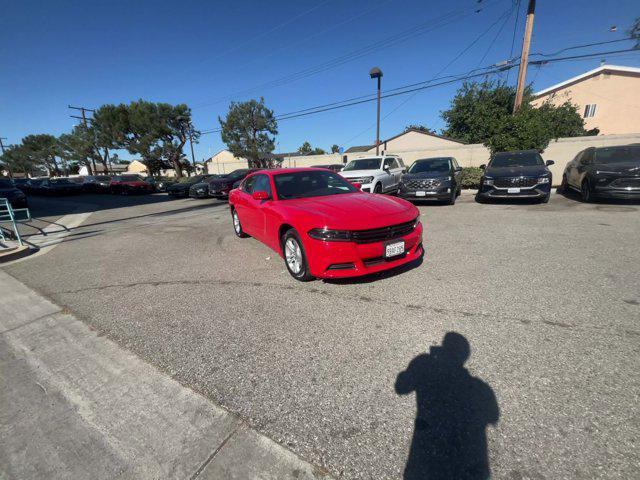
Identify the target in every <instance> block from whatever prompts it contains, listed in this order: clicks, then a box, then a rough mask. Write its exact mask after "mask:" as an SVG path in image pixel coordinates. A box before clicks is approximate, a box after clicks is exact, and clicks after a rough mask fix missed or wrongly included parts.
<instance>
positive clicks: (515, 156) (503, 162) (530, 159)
mask: <svg viewBox="0 0 640 480" xmlns="http://www.w3.org/2000/svg"><path fill="white" fill-rule="evenodd" d="M536 165H544V161H543V160H542V157H541V156H540V154H539V153H538V152H506V153H498V154H496V155H495V156H494V157H493V158H492V159H491V162H490V163H489V166H490V167H494V168H501V167H534V166H536Z"/></svg>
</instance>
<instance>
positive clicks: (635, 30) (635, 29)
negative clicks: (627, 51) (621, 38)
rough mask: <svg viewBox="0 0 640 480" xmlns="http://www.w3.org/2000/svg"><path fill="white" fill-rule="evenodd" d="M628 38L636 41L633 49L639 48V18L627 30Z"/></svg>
mask: <svg viewBox="0 0 640 480" xmlns="http://www.w3.org/2000/svg"><path fill="white" fill-rule="evenodd" d="M629 36H630V37H631V38H633V39H635V41H636V45H635V48H640V17H638V18H636V21H635V22H633V25H632V26H631V28H630V29H629Z"/></svg>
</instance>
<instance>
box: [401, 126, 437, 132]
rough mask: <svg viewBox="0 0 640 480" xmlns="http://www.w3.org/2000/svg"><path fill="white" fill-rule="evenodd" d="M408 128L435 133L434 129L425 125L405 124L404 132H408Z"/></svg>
mask: <svg viewBox="0 0 640 480" xmlns="http://www.w3.org/2000/svg"><path fill="white" fill-rule="evenodd" d="M409 130H419V131H421V132H425V133H431V134H435V133H436V131H435V130H432V129H430V128H429V127H425V126H424V125H417V124H412V125H407V126H406V127H404V131H405V132H408V131H409Z"/></svg>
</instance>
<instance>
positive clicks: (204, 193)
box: [189, 188, 209, 198]
mask: <svg viewBox="0 0 640 480" xmlns="http://www.w3.org/2000/svg"><path fill="white" fill-rule="evenodd" d="M189 196H190V197H191V198H209V190H207V189H206V188H202V189H200V188H198V189H196V190H189Z"/></svg>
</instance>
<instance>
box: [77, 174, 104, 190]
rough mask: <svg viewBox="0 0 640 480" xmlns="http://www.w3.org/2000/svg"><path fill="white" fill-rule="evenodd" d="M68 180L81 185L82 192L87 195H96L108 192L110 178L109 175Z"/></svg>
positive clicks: (82, 176) (83, 176) (86, 176)
mask: <svg viewBox="0 0 640 480" xmlns="http://www.w3.org/2000/svg"><path fill="white" fill-rule="evenodd" d="M69 180H71V181H72V182H74V183H77V184H78V185H81V186H82V189H83V191H85V192H87V193H98V192H107V191H109V183H110V182H111V177H110V176H109V175H81V176H78V177H71V178H70V179H69Z"/></svg>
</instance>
